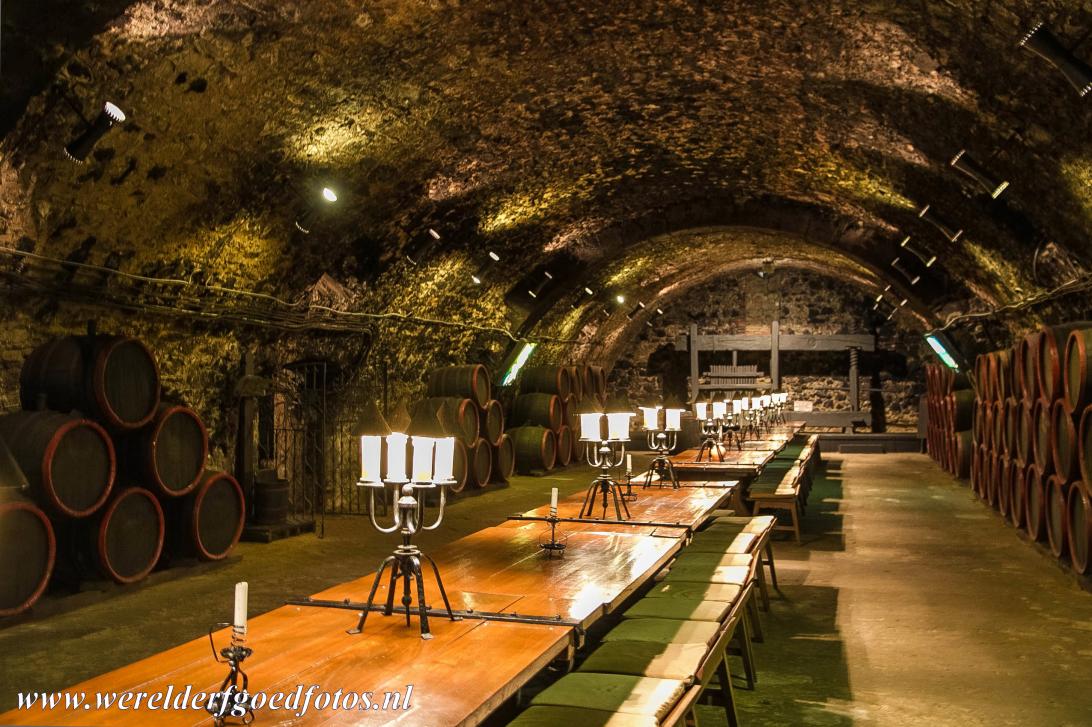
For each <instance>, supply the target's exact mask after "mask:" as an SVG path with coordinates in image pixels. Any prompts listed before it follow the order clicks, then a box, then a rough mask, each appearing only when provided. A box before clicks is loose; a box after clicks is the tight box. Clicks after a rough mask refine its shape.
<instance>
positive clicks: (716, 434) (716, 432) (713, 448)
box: [694, 419, 724, 462]
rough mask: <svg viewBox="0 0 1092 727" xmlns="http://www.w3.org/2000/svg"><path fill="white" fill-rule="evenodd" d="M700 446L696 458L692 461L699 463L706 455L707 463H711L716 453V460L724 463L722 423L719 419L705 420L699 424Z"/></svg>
mask: <svg viewBox="0 0 1092 727" xmlns="http://www.w3.org/2000/svg"><path fill="white" fill-rule="evenodd" d="M701 436H702V441H701V446H700V447H698V456H697V457H696V458H695V459H694V461H695V462H701V458H702V457H703V456H706V454H707V453H708V457H709V458H708V460H707V461H709V462H712V461H713V454H714V453H716V455H717V459H718V460H719V461H721V462H723V461H724V445H723V444H722V440H723V439H724V421H723V420H721V419H707V420H705V421H703V422H702V423H701Z"/></svg>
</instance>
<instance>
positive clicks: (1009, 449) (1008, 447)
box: [1001, 396, 1020, 458]
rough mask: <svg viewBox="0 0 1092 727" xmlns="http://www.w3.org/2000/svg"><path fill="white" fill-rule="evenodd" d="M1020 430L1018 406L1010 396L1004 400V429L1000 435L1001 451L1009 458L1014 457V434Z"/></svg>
mask: <svg viewBox="0 0 1092 727" xmlns="http://www.w3.org/2000/svg"><path fill="white" fill-rule="evenodd" d="M1019 428H1020V405H1019V404H1018V403H1017V401H1016V399H1014V398H1012V397H1011V396H1010V397H1009V398H1008V399H1005V429H1004V432H1003V434H1002V442H1001V444H1002V449H1003V450H1004V452H1005V454H1006V455H1008V456H1009V457H1011V458H1015V457H1016V433H1017V431H1018V430H1019Z"/></svg>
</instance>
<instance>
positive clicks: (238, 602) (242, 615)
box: [235, 581, 248, 634]
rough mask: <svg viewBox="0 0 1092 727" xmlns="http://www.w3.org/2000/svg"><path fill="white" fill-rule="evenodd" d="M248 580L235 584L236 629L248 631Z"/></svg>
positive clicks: (243, 631)
mask: <svg viewBox="0 0 1092 727" xmlns="http://www.w3.org/2000/svg"><path fill="white" fill-rule="evenodd" d="M247 590H248V586H247V582H246V581H243V582H242V583H236V584H235V629H236V630H237V631H241V632H242V633H244V634H245V633H246V600H247Z"/></svg>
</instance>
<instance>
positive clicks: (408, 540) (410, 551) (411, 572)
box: [349, 480, 459, 639]
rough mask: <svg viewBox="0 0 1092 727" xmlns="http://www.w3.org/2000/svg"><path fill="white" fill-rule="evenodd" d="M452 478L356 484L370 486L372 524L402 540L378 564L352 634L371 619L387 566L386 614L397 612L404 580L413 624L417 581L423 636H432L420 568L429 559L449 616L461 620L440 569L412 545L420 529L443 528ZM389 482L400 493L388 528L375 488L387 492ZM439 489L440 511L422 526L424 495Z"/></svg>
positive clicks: (406, 605)
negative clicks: (377, 513)
mask: <svg viewBox="0 0 1092 727" xmlns="http://www.w3.org/2000/svg"><path fill="white" fill-rule="evenodd" d="M453 482H454V481H453V480H448V481H443V482H408V481H393V482H390V481H388V482H387V483H386V484H384V483H383V482H364V481H360V482H358V483H357V484H358V485H359V486H361V487H367V488H368V504H369V507H368V516H369V518H370V519H371V521H372V527H374V528H375V529H376V530H378V531H379V532H381V533H393V532H396V531H397V532H399V533H401V535H402V543H401V545H399V546H398V547H396V548H395V549H394V553H393V554H392V555H389V556H387V557H386V558H385V559H384V560H383V562H382V563H380V564H379V569H378V570H377V571H376V574H375V581H374V582H373V583H372V590H371V592H370V593H369V594H368V603H367V605H366V606H365V608H364V609H363V610H362V611H361V612H360V621H359V622H357V625H356V628H353V629H350V630H349V633H350V634H359V633H360V632H361V631H363V630H364V622H365V620H366V619H367V618H368V612H369V611H372V610H373V603H374V601H375V594H376V592H377V591H378V590H379V584H380V582H381V581H382V580H383V571H385V570H386V569H387V566H390V568H391V576H390V585H389V587H388V589H387V602H386V605H385V606H384V607H383V615H384V616H390V615H391V614H392V613H393V612H394V591H395V589H396V587H397V585H398V579H399V578H401V579H402V606H403V607H404V608H405V611H406V625H407V626H409V625H410V614H411V612H412V610H413V609H412V608H411V605H412V603H413V596H412V588H411V587H410V584H411V581H413V582H415V583H416V586H417V609H416V611H417V617H418V619H419V620H420V622H421V638H422V639H431V638H432V633H431V632H430V631H429V628H428V610H429V607H428V605H427V604H426V603H425V577H424V573H423V572H422V568H421V561H422V559H423V560H427V561H428V563H429V565H431V566H432V572H433V574H435V576H436V585H437V586H439V589H440V597H441V598H443V600H444V607H445V608H446V609H447V614H448V617H449V618H450V619H451V620H452V621H458V620H459V617H457V616H456V615H455V614H454V613H452V611H451V603H450V602H449V601H448V598H447V591H445V590H444V582H443V580H442V579H441V578H440V569H439V568H437V567H436V562H435V561H434V560H433V559H432V558H430V557H429V556H428V555H425V554H424V553H423V552H421V549H420V548H418V547H417V546H416V545H414V544H413V542H412V538H413V536H414V535H416V534H417V532H418V531H419V530H435V529H436V528H438V527H440V523H441V522H443V519H444V506H445V505H446V503H447V488H448V486H449V485H451V484H453ZM387 485H396V486H398V489H399V491H400V492H401V496H400V497H398V499H397V501H396V502H395V503H394V505H395V507H394V524H393V525H392V526H391V527H388V528H385V527H383V526H381V525H380V524H379V523H378V522H377V521H376V519H375V493H376V491H379V492H381V493H382V492H384V491H385V490H386V487H387ZM436 489H439V491H440V504H439V510H438V512H437V514H436V520H435V522H433V523H432V524H431V525H423V524H422V523H423V522H424V518H425V501H424V495H425V494H426V493H428V492H429V491H432V490H436ZM418 493H420V496H418Z"/></svg>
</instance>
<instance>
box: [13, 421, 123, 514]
mask: <svg viewBox="0 0 1092 727" xmlns="http://www.w3.org/2000/svg"><path fill="white" fill-rule="evenodd" d="M0 438H2V439H3V440H4V442H5V443H6V444H7V446H8V449H9V450H10V451H11V454H12V456H13V457H14V458H15V461H16V462H17V463H18V464H19V467H20V468H21V469H22V470H23V474H25V475H26V478H27V481H28V482H29V484H30V495H31V496H32V497H33V498H34V499H35V500H37V501H38V503H39V504H40V505H41V506H42V507H43V508H45V510H46V511H47V512H49V513H51V514H53V515H57V516H60V517H86V516H87V515H90V514H91V513H93V512H95V511H96V510H98V509H99V508H100V507H102V505H103V503H105V502H106V500H107V498H108V497H109V496H110V488H112V487H113V486H114V475H115V473H116V471H117V462H116V459H115V454H114V445H113V444H112V443H111V441H110V437H109V435H107V433H106V431H105V430H104V429H103V428H102V427H100V426H99V425H98V424H96V423H95V422H93V421H91V420H90V419H83V418H81V417H78V416H73V415H71V414H60V413H58V412H54V411H20V412H13V413H11V414H7V415H5V416H2V417H0Z"/></svg>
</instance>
